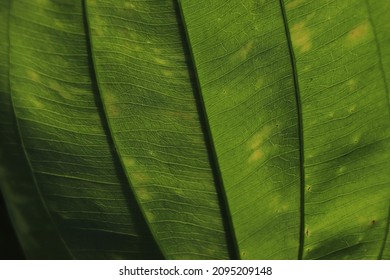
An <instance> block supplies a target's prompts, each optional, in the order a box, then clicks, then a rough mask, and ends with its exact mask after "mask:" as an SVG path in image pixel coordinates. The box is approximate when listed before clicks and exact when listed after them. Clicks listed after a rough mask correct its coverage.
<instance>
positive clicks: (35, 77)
mask: <svg viewBox="0 0 390 280" xmlns="http://www.w3.org/2000/svg"><path fill="white" fill-rule="evenodd" d="M27 77H28V78H29V79H31V80H33V81H34V82H37V81H39V74H38V73H37V72H35V71H32V70H27Z"/></svg>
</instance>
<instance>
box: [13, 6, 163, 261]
mask: <svg viewBox="0 0 390 280" xmlns="http://www.w3.org/2000/svg"><path fill="white" fill-rule="evenodd" d="M88 47H89V45H88V41H87V35H86V26H85V22H84V18H83V6H82V2H81V1H74V2H69V1H56V2H54V1H23V0H17V1H13V3H12V8H11V22H10V81H11V84H10V87H11V93H12V99H13V104H14V110H15V114H16V117H17V125H18V127H19V130H20V134H21V138H22V147H23V148H24V152H25V154H26V156H27V160H28V162H29V165H30V169H31V171H32V173H33V176H34V178H35V181H36V185H37V186H36V187H37V189H38V191H39V193H40V195H41V197H42V201H43V203H44V204H45V207H46V208H47V209H48V211H49V214H50V217H51V220H52V223H53V226H54V227H55V228H56V230H57V231H58V233H59V235H60V236H61V238H62V240H63V243H64V247H65V248H67V250H68V251H69V253H70V254H71V256H72V257H74V258H78V259H84V258H88V259H101V258H103V259H116V258H135V259H145V258H152V259H154V258H160V254H159V251H158V249H157V247H156V246H155V244H154V242H153V239H152V238H151V235H150V233H149V231H148V229H147V227H146V225H145V223H144V222H143V220H142V217H141V215H140V213H139V210H138V206H137V204H136V202H135V200H134V198H133V196H132V193H131V192H130V191H129V189H128V188H127V185H126V179H125V177H124V175H123V172H122V170H121V167H120V165H119V163H118V162H117V159H116V155H115V150H114V149H113V147H112V144H111V142H110V138H109V134H108V131H107V130H106V127H105V122H104V119H103V115H102V107H101V104H100V102H99V99H98V98H99V96H98V94H99V93H98V91H97V89H96V87H95V83H94V76H93V72H92V70H91V69H92V65H91V63H90V57H89V53H88Z"/></svg>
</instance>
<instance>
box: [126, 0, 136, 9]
mask: <svg viewBox="0 0 390 280" xmlns="http://www.w3.org/2000/svg"><path fill="white" fill-rule="evenodd" d="M125 9H135V5H134V4H133V3H131V1H126V2H125Z"/></svg>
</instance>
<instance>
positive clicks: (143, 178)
mask: <svg viewBox="0 0 390 280" xmlns="http://www.w3.org/2000/svg"><path fill="white" fill-rule="evenodd" d="M132 179H133V180H134V183H136V184H142V183H147V182H149V181H150V177H149V175H148V174H146V173H143V172H134V173H133V174H132Z"/></svg>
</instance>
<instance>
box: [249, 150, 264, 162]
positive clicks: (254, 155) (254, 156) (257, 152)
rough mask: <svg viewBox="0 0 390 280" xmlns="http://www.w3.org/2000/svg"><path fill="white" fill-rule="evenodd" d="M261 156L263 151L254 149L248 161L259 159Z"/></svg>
mask: <svg viewBox="0 0 390 280" xmlns="http://www.w3.org/2000/svg"><path fill="white" fill-rule="evenodd" d="M263 156H264V152H263V151H262V150H260V149H258V150H255V151H254V152H253V153H252V154H251V155H250V157H249V158H248V162H249V163H251V162H255V161H258V160H260V159H261V158H262V157H263Z"/></svg>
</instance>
